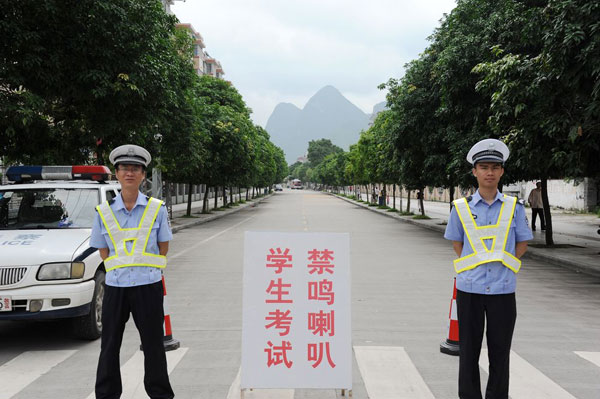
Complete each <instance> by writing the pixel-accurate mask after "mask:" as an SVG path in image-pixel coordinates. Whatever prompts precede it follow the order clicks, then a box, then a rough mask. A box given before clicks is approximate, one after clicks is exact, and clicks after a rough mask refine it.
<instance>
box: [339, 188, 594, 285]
mask: <svg viewBox="0 0 600 399" xmlns="http://www.w3.org/2000/svg"><path fill="white" fill-rule="evenodd" d="M327 194H329V195H331V196H334V197H336V198H339V199H341V200H344V201H346V202H349V203H351V204H354V205H358V206H360V207H362V208H366V209H368V210H370V211H372V212H375V213H378V214H380V215H383V216H388V217H391V218H394V219H396V220H400V221H402V222H406V223H410V224H413V225H415V226H419V227H422V228H426V229H429V230H432V231H437V232H440V233H442V234H443V233H444V232H445V230H446V228H445V227H444V226H442V225H439V224H436V223H435V222H431V221H434V220H436V219H429V221H425V220H415V219H411V217H410V216H400V215H397V214H395V213H392V212H387V211H386V210H381V209H377V208H375V207H371V206H368V205H366V204H363V203H361V202H357V201H355V200H352V199H349V198H345V197H342V196H339V195H337V194H333V193H327ZM438 220H439V219H438ZM546 251H553V249H551V248H548V249H540V248H534V247H531V246H530V247H529V248H528V249H527V252H526V253H525V255H524V257H525V258H530V259H537V260H542V261H544V262H547V263H550V264H552V265H555V266H560V267H564V268H566V269H569V270H573V271H576V272H578V273H584V274H588V275H590V276H594V277H600V268H598V267H594V266H593V265H588V264H585V263H581V262H577V261H575V260H573V259H569V258H566V257H565V256H557V255H556V254H551V253H548V252H546Z"/></svg>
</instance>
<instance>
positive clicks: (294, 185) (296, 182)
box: [291, 179, 302, 190]
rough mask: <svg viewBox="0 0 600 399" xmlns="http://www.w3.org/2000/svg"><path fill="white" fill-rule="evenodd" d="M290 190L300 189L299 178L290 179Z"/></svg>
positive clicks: (300, 182)
mask: <svg viewBox="0 0 600 399" xmlns="http://www.w3.org/2000/svg"><path fill="white" fill-rule="evenodd" d="M291 189H292V190H302V181H301V180H300V179H294V180H292V187H291Z"/></svg>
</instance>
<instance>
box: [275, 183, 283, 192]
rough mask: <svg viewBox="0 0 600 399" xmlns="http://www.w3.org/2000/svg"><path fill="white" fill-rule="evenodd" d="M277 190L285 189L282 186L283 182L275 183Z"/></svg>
mask: <svg viewBox="0 0 600 399" xmlns="http://www.w3.org/2000/svg"><path fill="white" fill-rule="evenodd" d="M275 191H283V187H282V186H281V184H276V185H275Z"/></svg>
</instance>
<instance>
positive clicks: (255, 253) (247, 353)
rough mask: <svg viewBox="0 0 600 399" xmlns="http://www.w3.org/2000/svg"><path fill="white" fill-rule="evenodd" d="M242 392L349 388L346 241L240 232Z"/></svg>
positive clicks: (317, 235)
mask: <svg viewBox="0 0 600 399" xmlns="http://www.w3.org/2000/svg"><path fill="white" fill-rule="evenodd" d="M243 290H244V292H243V324H242V372H241V373H242V375H241V388H242V389H243V388H322V389H323V388H338V389H351V388H352V346H351V327H350V238H349V235H348V234H344V233H276V232H246V237H245V242H244V288H243Z"/></svg>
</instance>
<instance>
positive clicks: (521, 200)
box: [517, 199, 525, 206]
mask: <svg viewBox="0 0 600 399" xmlns="http://www.w3.org/2000/svg"><path fill="white" fill-rule="evenodd" d="M517 202H518V203H519V204H521V205H523V206H525V200H524V199H520V200H517Z"/></svg>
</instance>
